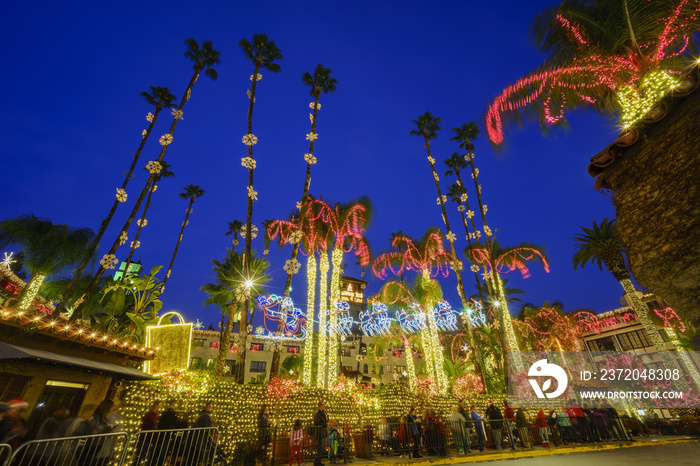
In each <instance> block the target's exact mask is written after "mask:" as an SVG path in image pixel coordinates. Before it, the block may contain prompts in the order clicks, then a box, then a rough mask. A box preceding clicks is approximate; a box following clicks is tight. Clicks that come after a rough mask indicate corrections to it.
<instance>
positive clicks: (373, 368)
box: [372, 364, 377, 375]
mask: <svg viewBox="0 0 700 466" xmlns="http://www.w3.org/2000/svg"><path fill="white" fill-rule="evenodd" d="M376 373H377V366H375V365H374V364H372V375H374V374H376Z"/></svg>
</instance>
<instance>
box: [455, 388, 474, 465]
mask: <svg viewBox="0 0 700 466" xmlns="http://www.w3.org/2000/svg"><path fill="white" fill-rule="evenodd" d="M457 407H458V411H459V414H461V415H462V417H463V418H464V423H462V439H464V449H465V451H466V452H467V453H471V452H472V427H471V426H472V422H470V420H471V415H470V414H469V413H468V412H467V410H466V409H464V400H462V399H460V400H459V401H457Z"/></svg>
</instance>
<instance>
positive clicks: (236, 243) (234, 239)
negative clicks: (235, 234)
mask: <svg viewBox="0 0 700 466" xmlns="http://www.w3.org/2000/svg"><path fill="white" fill-rule="evenodd" d="M233 245H234V246H238V238H233Z"/></svg>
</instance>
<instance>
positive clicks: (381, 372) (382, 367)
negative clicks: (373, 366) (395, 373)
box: [379, 364, 384, 375]
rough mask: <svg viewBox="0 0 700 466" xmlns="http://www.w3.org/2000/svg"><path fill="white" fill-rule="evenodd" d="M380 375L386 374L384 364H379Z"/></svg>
mask: <svg viewBox="0 0 700 466" xmlns="http://www.w3.org/2000/svg"><path fill="white" fill-rule="evenodd" d="M379 375H384V366H382V365H381V364H380V365H379Z"/></svg>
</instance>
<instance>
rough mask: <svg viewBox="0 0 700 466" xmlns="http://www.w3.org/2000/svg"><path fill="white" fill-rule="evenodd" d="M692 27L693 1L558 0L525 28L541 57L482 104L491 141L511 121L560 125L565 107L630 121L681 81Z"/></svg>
mask: <svg viewBox="0 0 700 466" xmlns="http://www.w3.org/2000/svg"><path fill="white" fill-rule="evenodd" d="M699 26H700V19H699V18H698V15H697V4H696V2H689V1H686V0H681V1H676V2H649V1H646V0H594V1H565V2H561V3H560V4H557V5H555V6H551V7H549V8H547V9H546V10H544V11H543V12H542V13H540V14H539V15H538V16H537V17H536V18H535V19H534V20H533V22H532V27H531V35H532V40H533V42H534V43H535V44H536V45H537V46H538V47H539V48H540V49H541V50H542V51H543V52H544V53H545V61H544V63H543V64H542V65H541V66H540V67H538V68H537V69H536V70H535V71H533V72H531V73H530V74H528V75H527V76H525V77H523V78H520V79H519V80H518V81H517V82H515V83H514V84H512V85H510V86H508V87H507V88H506V89H505V90H504V91H503V92H502V93H501V95H499V96H498V97H496V99H494V101H493V103H492V104H491V105H490V106H489V109H488V112H487V114H486V126H487V130H488V133H489V138H490V139H491V142H493V143H495V144H500V143H502V142H503V140H504V127H506V126H508V125H510V124H516V125H518V124H520V123H521V122H522V121H523V120H532V119H538V120H539V121H540V122H541V124H542V126H544V127H546V126H551V125H556V124H563V123H565V119H564V112H565V111H569V110H575V109H577V108H582V107H592V108H594V109H596V110H598V111H601V112H604V113H607V114H611V115H613V116H617V115H619V116H620V117H621V123H622V124H623V125H632V124H634V122H635V120H637V119H639V118H641V117H642V116H644V114H645V113H646V112H647V111H648V110H649V109H650V108H651V107H652V106H653V105H654V104H655V103H656V102H658V100H660V99H661V98H662V97H663V96H664V95H665V94H666V93H667V92H670V91H671V90H672V89H674V88H675V87H677V85H678V84H680V80H679V78H678V77H677V76H679V75H683V74H684V73H685V72H686V70H687V67H688V62H690V61H695V59H696V58H697V52H698V50H697V42H696V39H695V34H696V32H697V30H698V27H699ZM689 44H694V45H695V46H694V47H693V46H689ZM649 99H650V100H651V102H648V103H647V102H643V101H644V100H649ZM634 101H640V102H639V105H633V104H632V102H634Z"/></svg>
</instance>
